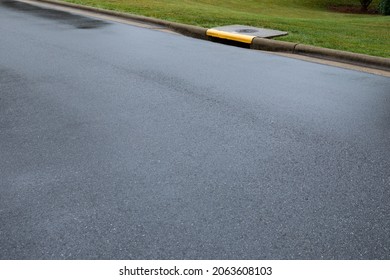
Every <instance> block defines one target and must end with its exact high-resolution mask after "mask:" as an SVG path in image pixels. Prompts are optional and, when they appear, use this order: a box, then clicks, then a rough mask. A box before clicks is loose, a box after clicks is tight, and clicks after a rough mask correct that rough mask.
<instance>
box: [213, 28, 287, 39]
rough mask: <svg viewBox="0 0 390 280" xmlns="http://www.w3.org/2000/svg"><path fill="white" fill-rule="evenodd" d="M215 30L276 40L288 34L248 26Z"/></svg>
mask: <svg viewBox="0 0 390 280" xmlns="http://www.w3.org/2000/svg"><path fill="white" fill-rule="evenodd" d="M212 29H213V30H218V31H223V32H229V33H235V34H242V35H250V36H254V37H260V38H274V37H279V36H285V35H287V34H288V33H287V32H284V31H279V30H273V29H266V28H257V27H253V26H246V25H227V26H219V27H214V28H212Z"/></svg>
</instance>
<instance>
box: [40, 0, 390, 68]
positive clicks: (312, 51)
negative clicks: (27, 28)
mask: <svg viewBox="0 0 390 280" xmlns="http://www.w3.org/2000/svg"><path fill="white" fill-rule="evenodd" d="M33 1H36V2H42V3H48V4H55V5H59V6H64V7H70V8H76V9H80V10H84V11H90V12H95V13H99V14H104V15H110V16H115V17H119V18H123V19H130V20H134V21H139V22H146V23H151V24H156V25H160V26H164V27H166V28H168V29H171V30H173V31H175V32H177V33H180V34H183V35H186V36H189V37H193V38H198V39H203V40H210V41H215V40H214V38H212V37H210V36H208V35H207V32H208V30H210V29H208V28H203V27H198V26H192V25H188V24H182V23H176V22H170V21H166V20H161V19H156V18H150V17H145V16H139V15H133V14H127V13H122V12H117V11H111V10H104V9H100V8H94V7H89V6H83V5H78V4H73V3H68V2H62V1H57V0H33ZM233 40H234V38H233ZM250 48H251V49H256V50H264V51H270V52H286V53H293V54H299V55H304V56H310V57H316V58H321V59H327V60H332V61H338V62H343V63H348V64H354V65H359V66H364V67H369V68H375V69H381V70H385V71H390V59H389V58H383V57H376V56H371V55H365V54H358V53H352V52H346V51H339V50H333V49H327V48H321V47H315V46H308V45H304V44H298V43H291V42H284V41H275V40H271V39H264V38H259V37H255V38H253V40H252V41H251V43H250Z"/></svg>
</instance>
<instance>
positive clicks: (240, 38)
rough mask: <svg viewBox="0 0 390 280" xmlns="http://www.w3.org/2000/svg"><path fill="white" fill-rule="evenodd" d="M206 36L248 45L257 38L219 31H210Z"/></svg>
mask: <svg viewBox="0 0 390 280" xmlns="http://www.w3.org/2000/svg"><path fill="white" fill-rule="evenodd" d="M206 34H207V36H211V37H217V38H221V39H227V40H232V41H238V42H242V43H247V44H251V43H252V40H253V38H255V37H256V36H250V35H242V34H237V33H231V32H225V31H219V30H216V29H208V30H207V32H206Z"/></svg>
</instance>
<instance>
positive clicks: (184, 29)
mask: <svg viewBox="0 0 390 280" xmlns="http://www.w3.org/2000/svg"><path fill="white" fill-rule="evenodd" d="M33 1H35V2H42V3H48V4H54V5H58V6H63V7H68V8H75V9H79V10H84V11H88V12H94V13H99V14H103V15H109V16H115V17H119V18H123V19H130V20H134V21H139V22H144V23H145V22H146V23H151V24H156V25H160V26H163V27H166V28H168V29H171V30H173V31H176V32H178V33H180V34H183V35H186V36H189V37H194V38H198V39H204V40H207V38H208V36H207V35H206V32H207V28H203V27H198V26H193V25H188V24H182V23H176V22H170V21H167V20H162V19H156V18H151V17H145V16H139V15H133V14H127V13H122V12H117V11H111V10H105V9H100V8H94V7H89V6H83V5H79V4H73V3H68V2H62V1H56V0H33Z"/></svg>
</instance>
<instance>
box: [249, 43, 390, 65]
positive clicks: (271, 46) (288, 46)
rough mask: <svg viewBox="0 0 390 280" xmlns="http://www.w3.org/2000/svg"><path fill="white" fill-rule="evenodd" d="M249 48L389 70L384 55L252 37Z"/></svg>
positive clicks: (389, 60)
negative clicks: (378, 55)
mask: <svg viewBox="0 0 390 280" xmlns="http://www.w3.org/2000/svg"><path fill="white" fill-rule="evenodd" d="M251 48H252V49H256V50H264V51H272V52H287V53H293V54H299V55H305V56H310V57H316V58H322V59H327V60H332V61H338V62H344V63H349V64H354V65H359V66H365V67H370V68H376V69H382V70H386V71H390V59H388V58H384V57H377V56H371V55H365V54H358V53H352V52H346V51H339V50H333V49H327V48H321V47H315V46H308V45H304V44H296V43H290V42H283V41H275V40H270V39H263V38H254V39H253V41H252V44H251Z"/></svg>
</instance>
